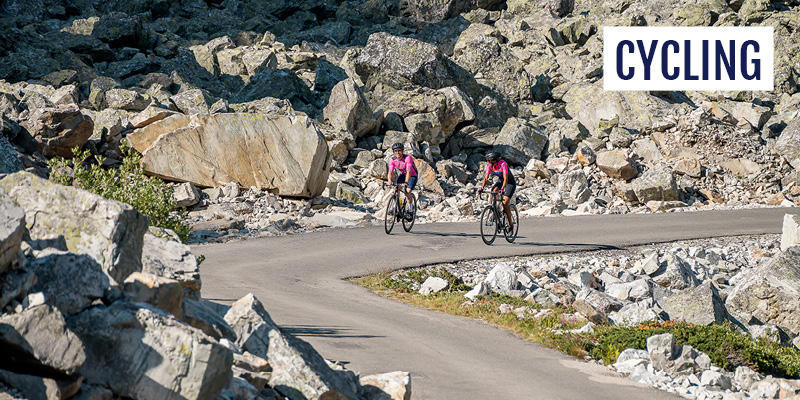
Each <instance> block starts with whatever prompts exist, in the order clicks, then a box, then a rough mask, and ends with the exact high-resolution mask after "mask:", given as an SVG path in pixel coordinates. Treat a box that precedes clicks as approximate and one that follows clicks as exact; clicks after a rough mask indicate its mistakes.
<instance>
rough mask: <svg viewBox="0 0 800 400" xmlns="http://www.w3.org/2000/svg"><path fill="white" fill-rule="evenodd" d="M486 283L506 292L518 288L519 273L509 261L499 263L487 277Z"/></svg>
mask: <svg viewBox="0 0 800 400" xmlns="http://www.w3.org/2000/svg"><path fill="white" fill-rule="evenodd" d="M486 284H487V285H489V287H490V288H491V289H492V290H494V291H496V292H498V293H505V292H508V291H510V290H515V289H516V288H517V273H516V272H514V267H513V266H511V264H508V263H500V264H497V266H495V267H494V268H492V270H491V271H489V275H488V276H487V277H486Z"/></svg>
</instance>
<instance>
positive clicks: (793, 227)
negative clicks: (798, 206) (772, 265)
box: [781, 214, 800, 251]
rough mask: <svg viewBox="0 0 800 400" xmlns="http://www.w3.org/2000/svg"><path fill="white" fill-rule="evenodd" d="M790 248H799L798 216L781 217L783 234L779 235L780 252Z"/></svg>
mask: <svg viewBox="0 0 800 400" xmlns="http://www.w3.org/2000/svg"><path fill="white" fill-rule="evenodd" d="M791 246H800V215H797V214H786V215H784V216H783V234H782V235H781V251H786V249H788V248H789V247H791Z"/></svg>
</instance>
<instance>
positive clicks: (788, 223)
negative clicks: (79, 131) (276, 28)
mask: <svg viewBox="0 0 800 400" xmlns="http://www.w3.org/2000/svg"><path fill="white" fill-rule="evenodd" d="M792 246H800V215H798V214H786V215H784V216H783V229H782V231H781V251H786V249H788V248H789V247H792ZM0 265H2V263H0Z"/></svg>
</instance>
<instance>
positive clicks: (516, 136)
mask: <svg viewBox="0 0 800 400" xmlns="http://www.w3.org/2000/svg"><path fill="white" fill-rule="evenodd" d="M546 145H547V135H545V133H544V130H543V129H541V128H540V127H536V126H533V125H531V124H529V123H528V122H527V121H525V120H524V119H521V118H509V119H508V120H507V121H506V123H505V125H503V128H502V129H501V130H500V133H498V134H497V137H496V138H495V140H494V149H495V150H496V151H498V152H499V153H500V154H501V155H502V156H503V158H504V159H505V160H507V161H508V162H509V163H511V164H515V165H526V164H527V163H528V161H530V160H531V159H532V158H535V159H537V160H541V159H542V151H543V150H544V149H545V146H546Z"/></svg>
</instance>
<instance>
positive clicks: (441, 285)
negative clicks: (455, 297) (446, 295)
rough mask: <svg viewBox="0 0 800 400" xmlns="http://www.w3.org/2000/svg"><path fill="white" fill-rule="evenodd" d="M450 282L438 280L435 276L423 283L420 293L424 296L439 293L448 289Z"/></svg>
mask: <svg viewBox="0 0 800 400" xmlns="http://www.w3.org/2000/svg"><path fill="white" fill-rule="evenodd" d="M448 285H449V284H448V282H447V281H446V280H444V279H442V278H438V277H435V276H429V277H428V279H426V280H425V282H423V283H422V286H420V288H419V293H420V294H422V295H429V294H431V293H439V292H441V291H442V290H445V289H447V286H448Z"/></svg>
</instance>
